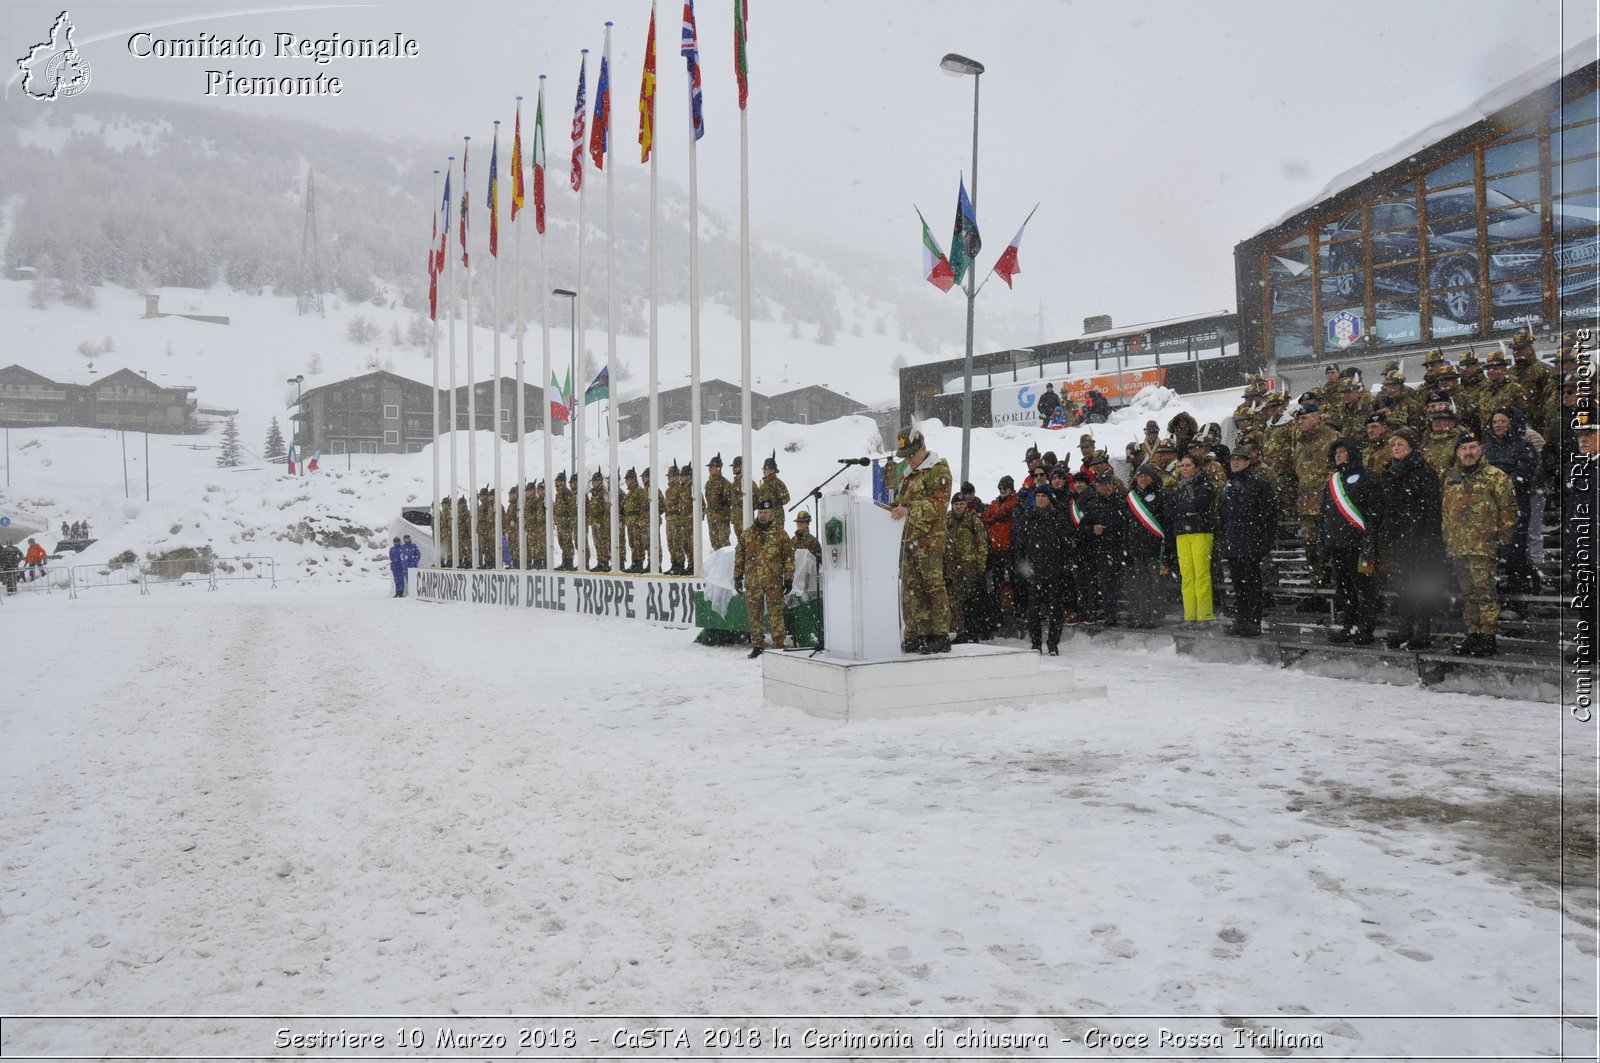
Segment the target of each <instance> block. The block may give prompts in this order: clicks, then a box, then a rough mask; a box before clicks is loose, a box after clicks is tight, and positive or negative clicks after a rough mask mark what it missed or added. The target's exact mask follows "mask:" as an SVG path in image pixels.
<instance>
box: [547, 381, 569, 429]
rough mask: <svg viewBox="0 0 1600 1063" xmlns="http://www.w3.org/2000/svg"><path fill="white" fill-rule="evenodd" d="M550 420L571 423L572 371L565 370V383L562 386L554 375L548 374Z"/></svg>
mask: <svg viewBox="0 0 1600 1063" xmlns="http://www.w3.org/2000/svg"><path fill="white" fill-rule="evenodd" d="M550 419H551V420H552V421H562V422H566V423H570V422H571V421H572V370H570V369H569V370H567V383H566V385H565V386H562V385H561V383H560V382H559V381H557V380H556V375H555V374H554V373H551V374H550Z"/></svg>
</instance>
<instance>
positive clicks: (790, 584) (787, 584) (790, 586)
mask: <svg viewBox="0 0 1600 1063" xmlns="http://www.w3.org/2000/svg"><path fill="white" fill-rule="evenodd" d="M792 590H794V580H792V579H786V580H784V581H783V593H785V594H788V593H789V592H790V591H792Z"/></svg>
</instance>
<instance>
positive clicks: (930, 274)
mask: <svg viewBox="0 0 1600 1063" xmlns="http://www.w3.org/2000/svg"><path fill="white" fill-rule="evenodd" d="M912 209H913V210H915V209H916V208H915V207H913V208H912ZM917 220H918V221H920V222H922V277H923V279H924V280H926V281H927V282H928V283H929V284H931V285H933V286H934V287H935V288H937V289H939V290H940V291H941V292H947V291H949V290H950V289H951V288H953V287H955V283H956V273H955V270H953V269H951V268H950V260H949V259H948V258H946V257H945V256H944V252H943V251H941V250H940V249H939V241H938V240H935V239H934V238H933V232H932V231H931V230H929V228H928V220H927V219H926V218H924V217H923V216H922V211H920V210H918V211H917Z"/></svg>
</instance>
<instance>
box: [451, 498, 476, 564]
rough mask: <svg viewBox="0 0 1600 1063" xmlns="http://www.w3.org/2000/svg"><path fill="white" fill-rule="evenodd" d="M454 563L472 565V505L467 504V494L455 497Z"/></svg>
mask: <svg viewBox="0 0 1600 1063" xmlns="http://www.w3.org/2000/svg"><path fill="white" fill-rule="evenodd" d="M455 529H456V565H457V567H459V568H471V567H472V507H471V506H469V505H468V504H467V496H466V495H462V496H460V497H459V498H457V499H456V523H455Z"/></svg>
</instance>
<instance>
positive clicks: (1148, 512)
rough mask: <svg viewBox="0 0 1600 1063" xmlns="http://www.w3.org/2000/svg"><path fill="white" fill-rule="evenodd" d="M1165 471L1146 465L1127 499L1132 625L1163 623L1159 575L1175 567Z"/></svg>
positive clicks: (1150, 464) (1142, 466) (1152, 464)
mask: <svg viewBox="0 0 1600 1063" xmlns="http://www.w3.org/2000/svg"><path fill="white" fill-rule="evenodd" d="M1161 482H1162V472H1161V468H1160V467H1159V466H1157V465H1156V464H1155V463H1154V462H1145V463H1144V464H1143V465H1140V466H1139V468H1138V469H1136V470H1135V471H1134V474H1133V485H1132V486H1131V487H1130V488H1129V490H1128V493H1127V495H1126V496H1125V504H1126V505H1127V507H1128V511H1129V515H1130V517H1131V518H1132V519H1130V520H1129V521H1128V578H1127V581H1126V582H1127V590H1128V626H1129V627H1132V628H1153V627H1155V626H1156V625H1157V624H1158V623H1160V621H1161V612H1162V608H1161V597H1160V593H1159V591H1158V590H1157V587H1158V583H1157V573H1158V572H1159V571H1160V570H1161V569H1162V568H1164V567H1166V566H1168V565H1170V564H1171V559H1172V540H1171V536H1169V535H1168V534H1167V526H1166V525H1165V524H1164V523H1162V520H1161V514H1162V511H1163V510H1164V509H1165V508H1166V499H1165V498H1164V496H1163V492H1162V490H1161Z"/></svg>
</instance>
